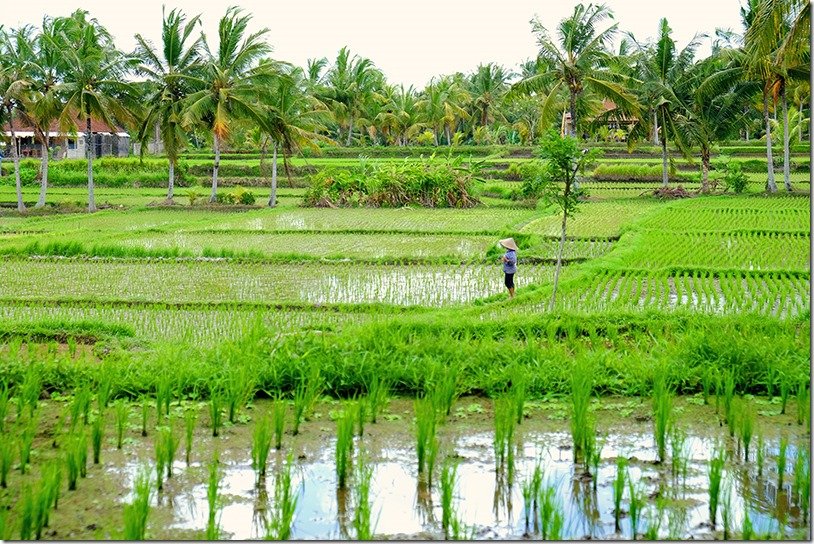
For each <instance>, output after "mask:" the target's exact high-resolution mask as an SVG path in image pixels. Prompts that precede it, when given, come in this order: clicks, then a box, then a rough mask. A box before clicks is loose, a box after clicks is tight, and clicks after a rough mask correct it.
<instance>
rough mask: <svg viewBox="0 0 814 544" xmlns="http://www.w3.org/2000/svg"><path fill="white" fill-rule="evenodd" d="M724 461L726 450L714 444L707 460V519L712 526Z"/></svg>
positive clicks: (716, 512)
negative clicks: (711, 453) (713, 448)
mask: <svg viewBox="0 0 814 544" xmlns="http://www.w3.org/2000/svg"><path fill="white" fill-rule="evenodd" d="M725 463H726V452H725V451H724V449H723V448H721V447H720V446H716V447H715V450H714V451H713V455H712V458H711V459H710V460H709V469H708V475H709V487H708V491H709V521H710V523H711V524H712V526H713V527H715V524H716V523H717V519H718V504H719V501H720V498H721V481H722V478H723V472H724V464H725Z"/></svg>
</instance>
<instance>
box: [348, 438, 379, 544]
mask: <svg viewBox="0 0 814 544" xmlns="http://www.w3.org/2000/svg"><path fill="white" fill-rule="evenodd" d="M354 471H355V474H354V476H355V478H354V479H355V484H356V485H354V487H353V507H354V511H353V520H352V523H353V528H354V529H355V531H356V535H355V537H356V540H360V541H363V540H373V536H374V530H373V519H372V518H373V513H372V511H371V509H372V505H371V501H370V485H371V478H372V477H373V467H372V466H370V464H369V463H368V462H367V460H366V458H365V456H364V455H363V454H361V453H360V454H359V456H358V457H357V459H356V465H355V467H354Z"/></svg>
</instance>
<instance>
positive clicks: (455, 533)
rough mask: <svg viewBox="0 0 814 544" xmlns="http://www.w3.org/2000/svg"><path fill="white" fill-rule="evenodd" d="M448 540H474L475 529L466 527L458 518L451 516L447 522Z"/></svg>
mask: <svg viewBox="0 0 814 544" xmlns="http://www.w3.org/2000/svg"><path fill="white" fill-rule="evenodd" d="M449 525H450V536H449V538H450V540H474V539H475V527H470V526H468V525H466V524H465V523H464V522H463V521H462V520H461V519H460V518H459V517H458V516H453V517H452V520H450V522H449Z"/></svg>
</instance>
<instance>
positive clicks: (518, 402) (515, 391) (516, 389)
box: [509, 366, 528, 425]
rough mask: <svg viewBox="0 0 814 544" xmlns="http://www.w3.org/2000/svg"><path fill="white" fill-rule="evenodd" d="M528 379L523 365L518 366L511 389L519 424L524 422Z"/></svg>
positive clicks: (510, 393)
mask: <svg viewBox="0 0 814 544" xmlns="http://www.w3.org/2000/svg"><path fill="white" fill-rule="evenodd" d="M527 382H528V379H527V377H526V373H525V371H524V370H523V369H522V368H521V367H519V366H518V367H516V368H515V369H514V373H513V376H512V387H511V390H510V391H509V395H510V396H511V399H512V403H513V404H514V413H515V416H516V417H517V424H518V425H520V424H521V423H523V414H524V411H525V407H526V395H527V392H526V388H527Z"/></svg>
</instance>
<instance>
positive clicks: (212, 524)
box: [206, 450, 221, 540]
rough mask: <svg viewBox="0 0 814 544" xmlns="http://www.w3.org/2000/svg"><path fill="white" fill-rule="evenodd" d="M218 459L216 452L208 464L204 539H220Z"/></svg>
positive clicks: (216, 451)
mask: <svg viewBox="0 0 814 544" xmlns="http://www.w3.org/2000/svg"><path fill="white" fill-rule="evenodd" d="M219 465H220V459H219V454H218V450H215V451H214V452H213V454H212V462H211V463H209V479H208V483H207V486H206V503H207V505H208V506H209V510H208V515H207V518H206V539H207V540H218V539H219V537H220V523H219V521H218V512H219V510H220V507H221V501H220V497H218V487H219V486H220V468H219Z"/></svg>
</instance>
